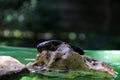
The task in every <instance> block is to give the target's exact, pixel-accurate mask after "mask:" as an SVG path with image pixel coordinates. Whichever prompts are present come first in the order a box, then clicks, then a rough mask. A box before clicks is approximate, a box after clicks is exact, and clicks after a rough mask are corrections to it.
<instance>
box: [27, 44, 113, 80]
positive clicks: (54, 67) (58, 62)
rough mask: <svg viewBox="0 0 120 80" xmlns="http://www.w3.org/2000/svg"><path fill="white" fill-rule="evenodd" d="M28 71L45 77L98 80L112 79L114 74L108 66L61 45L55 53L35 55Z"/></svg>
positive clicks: (65, 45)
mask: <svg viewBox="0 0 120 80" xmlns="http://www.w3.org/2000/svg"><path fill="white" fill-rule="evenodd" d="M28 68H29V70H30V71H34V72H38V73H40V74H42V75H46V76H62V77H66V78H75V77H77V76H92V77H100V78H104V77H106V78H111V77H114V75H115V72H114V70H113V68H111V67H110V66H109V65H108V64H106V63H104V62H101V61H98V60H96V59H93V58H91V57H88V56H85V55H80V54H78V53H77V52H75V51H74V50H73V49H72V48H71V47H70V46H69V45H67V44H61V45H60V46H59V47H58V49H57V50H56V51H46V50H45V51H42V52H41V53H39V54H37V56H36V61H35V62H34V63H30V64H28Z"/></svg>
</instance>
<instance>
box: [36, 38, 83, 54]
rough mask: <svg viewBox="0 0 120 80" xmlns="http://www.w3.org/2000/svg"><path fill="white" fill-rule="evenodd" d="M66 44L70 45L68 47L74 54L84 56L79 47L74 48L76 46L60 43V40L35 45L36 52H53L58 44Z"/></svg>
mask: <svg viewBox="0 0 120 80" xmlns="http://www.w3.org/2000/svg"><path fill="white" fill-rule="evenodd" d="M63 43H65V44H68V45H70V47H71V48H72V49H73V50H74V51H75V52H78V53H79V54H80V55H84V51H83V50H82V49H81V48H80V47H79V46H76V45H72V44H69V43H66V42H63V41H60V40H48V41H44V42H42V43H39V44H38V45H37V50H38V51H39V52H41V51H42V50H51V51H55V50H56V49H57V48H58V46H59V45H60V44H63Z"/></svg>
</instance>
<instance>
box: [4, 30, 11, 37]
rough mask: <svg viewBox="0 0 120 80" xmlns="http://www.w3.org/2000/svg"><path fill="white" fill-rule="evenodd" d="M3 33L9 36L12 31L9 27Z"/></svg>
mask: <svg viewBox="0 0 120 80" xmlns="http://www.w3.org/2000/svg"><path fill="white" fill-rule="evenodd" d="M3 35H4V36H5V37H9V36H10V31H9V30H8V29H5V30H4V31H3Z"/></svg>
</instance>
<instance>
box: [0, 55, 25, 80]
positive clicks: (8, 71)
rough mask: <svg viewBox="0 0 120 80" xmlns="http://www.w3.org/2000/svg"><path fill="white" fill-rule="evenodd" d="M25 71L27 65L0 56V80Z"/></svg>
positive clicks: (8, 57) (11, 58)
mask: <svg viewBox="0 0 120 80" xmlns="http://www.w3.org/2000/svg"><path fill="white" fill-rule="evenodd" d="M23 70H25V65H24V64H22V63H20V62H19V61H18V60H16V59H15V58H13V57H10V56H0V80H1V78H3V77H6V76H8V75H9V76H11V75H12V74H17V73H19V72H21V71H23Z"/></svg>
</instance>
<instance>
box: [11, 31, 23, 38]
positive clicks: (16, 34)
mask: <svg viewBox="0 0 120 80" xmlns="http://www.w3.org/2000/svg"><path fill="white" fill-rule="evenodd" d="M21 34H22V33H21V31H19V30H14V31H13V35H14V37H20V36H21Z"/></svg>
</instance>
